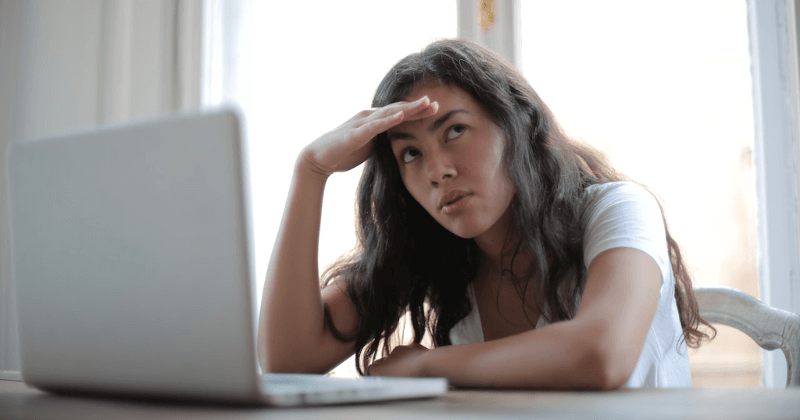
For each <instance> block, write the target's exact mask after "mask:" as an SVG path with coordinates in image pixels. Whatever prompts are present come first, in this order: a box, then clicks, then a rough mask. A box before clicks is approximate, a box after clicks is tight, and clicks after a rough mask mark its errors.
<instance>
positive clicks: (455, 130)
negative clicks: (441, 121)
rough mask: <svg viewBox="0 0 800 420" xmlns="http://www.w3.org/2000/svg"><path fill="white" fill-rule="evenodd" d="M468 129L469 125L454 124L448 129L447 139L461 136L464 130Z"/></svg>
mask: <svg viewBox="0 0 800 420" xmlns="http://www.w3.org/2000/svg"><path fill="white" fill-rule="evenodd" d="M466 130H467V127H465V126H463V125H460V124H459V125H454V126H452V127H450V128H449V129H448V130H447V139H448V140H452V139H454V138H456V137H458V136H460V135H461V134H462V133H464V131H466Z"/></svg>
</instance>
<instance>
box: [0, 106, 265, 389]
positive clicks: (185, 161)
mask: <svg viewBox="0 0 800 420" xmlns="http://www.w3.org/2000/svg"><path fill="white" fill-rule="evenodd" d="M240 133H241V127H240V118H239V117H238V114H237V113H236V112H235V111H232V110H221V111H215V112H210V113H204V114H196V115H184V116H177V117H171V118H165V119H159V120H155V121H148V122H139V123H134V124H129V125H125V126H118V127H108V128H99V129H94V130H90V131H86V132H82V133H76V134H69V135H64V136H58V137H53V138H47V139H42V140H34V141H26V142H21V143H13V144H11V145H10V146H9V149H8V153H7V160H8V161H7V167H8V188H9V210H10V219H11V244H12V260H13V264H12V269H13V274H12V275H13V278H14V280H15V284H16V291H17V304H18V310H19V335H20V355H21V365H22V376H23V378H24V380H25V382H27V383H28V384H31V385H33V386H36V387H39V388H42V389H46V390H54V391H88V392H107V393H115V394H118V393H126V394H140V395H157V396H159V397H193V398H203V397H204V396H205V397H208V398H213V399H215V400H221V399H222V400H224V399H230V400H242V399H245V400H254V399H257V398H258V397H257V393H258V388H257V378H256V375H257V369H256V357H255V349H254V342H255V341H254V338H253V337H254V312H253V311H252V301H251V296H252V295H253V294H252V292H253V291H252V288H253V287H254V286H253V284H254V283H253V281H252V280H253V275H254V263H253V256H252V249H253V247H252V236H251V235H252V234H251V232H252V229H251V218H250V216H249V205H248V200H249V199H248V194H249V191H248V188H249V187H248V182H247V176H246V171H245V170H244V169H243V162H246V160H245V157H244V152H243V143H242V139H241V135H240Z"/></svg>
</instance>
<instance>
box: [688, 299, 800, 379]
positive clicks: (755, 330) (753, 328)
mask: <svg viewBox="0 0 800 420" xmlns="http://www.w3.org/2000/svg"><path fill="white" fill-rule="evenodd" d="M694 292H695V295H696V296H697V304H698V306H699V307H700V316H701V317H703V318H704V319H705V320H706V321H708V322H712V323H719V324H724V325H728V326H730V327H733V328H736V329H738V330H740V331H742V332H744V333H745V334H747V335H749V336H750V338H752V339H753V340H754V341H755V342H756V343H757V344H758V345H759V346H761V348H763V349H766V350H776V349H781V350H783V354H784V355H785V356H786V365H787V367H788V372H787V375H786V386H787V387H800V316H798V315H797V314H793V313H791V312H788V311H784V310H781V309H777V308H773V307H771V306H768V305H766V304H765V303H764V302H761V301H760V300H758V299H756V298H754V297H752V296H750V295H748V294H746V293H743V292H740V291H738V290H736V289H731V288H727V287H698V288H695V289H694Z"/></svg>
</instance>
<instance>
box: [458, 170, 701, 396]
mask: <svg viewBox="0 0 800 420" xmlns="http://www.w3.org/2000/svg"><path fill="white" fill-rule="evenodd" d="M586 194H587V197H586V210H585V212H584V215H583V218H584V219H583V222H584V226H586V230H585V231H584V233H583V257H584V261H585V264H586V267H587V269H588V267H589V264H590V263H591V262H592V259H594V257H596V256H597V255H598V254H600V253H601V252H603V251H606V250H609V249H612V248H633V249H638V250H640V251H642V252H644V253H646V254H647V255H649V256H651V257H652V258H653V260H654V261H655V262H656V264H658V268H659V269H661V297H660V299H659V301H658V309H657V311H656V315H655V317H654V318H653V323H652V324H651V325H650V330H649V331H648V332H647V339H646V340H645V343H644V348H642V353H641V355H639V361H638V362H637V363H636V368H635V369H634V371H633V374H632V375H631V377H630V378H629V379H628V381H627V382H626V383H625V387H628V388H665V387H691V386H692V378H691V373H690V371H689V358H688V354H687V352H686V344H685V343H684V342H683V340H681V335H682V333H683V330H682V328H681V323H680V318H679V317H678V307H677V304H676V303H675V278H674V277H673V274H672V265H671V264H670V259H669V252H668V251H667V240H666V233H665V230H664V223H663V219H662V217H661V209H660V208H659V206H658V202H657V201H656V199H655V197H653V196H652V195H651V194H650V193H649V192H648V191H647V190H645V189H644V188H642V187H641V186H639V185H637V184H634V183H631V182H611V183H606V184H598V185H592V186H590V187H589V188H587V190H586ZM468 294H469V297H470V300H471V302H472V311H471V312H470V314H469V315H467V317H466V318H464V319H462V320H461V321H460V322H459V323H458V324H456V325H455V326H454V327H453V329H452V330H451V331H450V341H451V342H452V343H453V344H467V343H480V342H483V329H482V327H481V319H480V314H479V313H478V306H477V304H476V303H475V295H474V292H473V290H472V287H471V286H470V287H469V288H468ZM546 325H547V322H546V321H545V320H544V317H541V316H540V317H539V321H538V322H537V323H536V328H542V327H544V326H546Z"/></svg>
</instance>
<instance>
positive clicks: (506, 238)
mask: <svg viewBox="0 0 800 420" xmlns="http://www.w3.org/2000/svg"><path fill="white" fill-rule="evenodd" d="M514 226H515V223H514V219H513V213H512V211H511V207H510V206H509V209H508V210H507V211H506V212H505V213H504V214H503V216H501V217H500V220H498V221H497V223H495V225H494V226H492V228H491V229H489V230H487V231H486V232H484V233H483V234H481V235H480V236H477V237H475V244H476V245H478V249H480V254H481V255H480V257H481V260H480V265H481V271H482V272H484V273H490V272H494V273H498V274H499V273H503V272H507V271H512V272H513V273H514V275H515V276H517V277H518V278H519V277H523V276H525V275H526V273H527V272H528V268H529V266H530V264H531V263H532V261H533V259H532V258H531V256H530V255H529V254H528V253H527V252H525V249H524V248H525V247H523V249H518V244H520V240H521V239H522V238H521V235H520V234H519V230H518V229H515V228H514ZM512 262H513V267H512V266H511V265H512ZM491 277H495V276H491ZM496 277H497V278H498V279H499V277H500V276H499V275H498V276H496Z"/></svg>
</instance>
